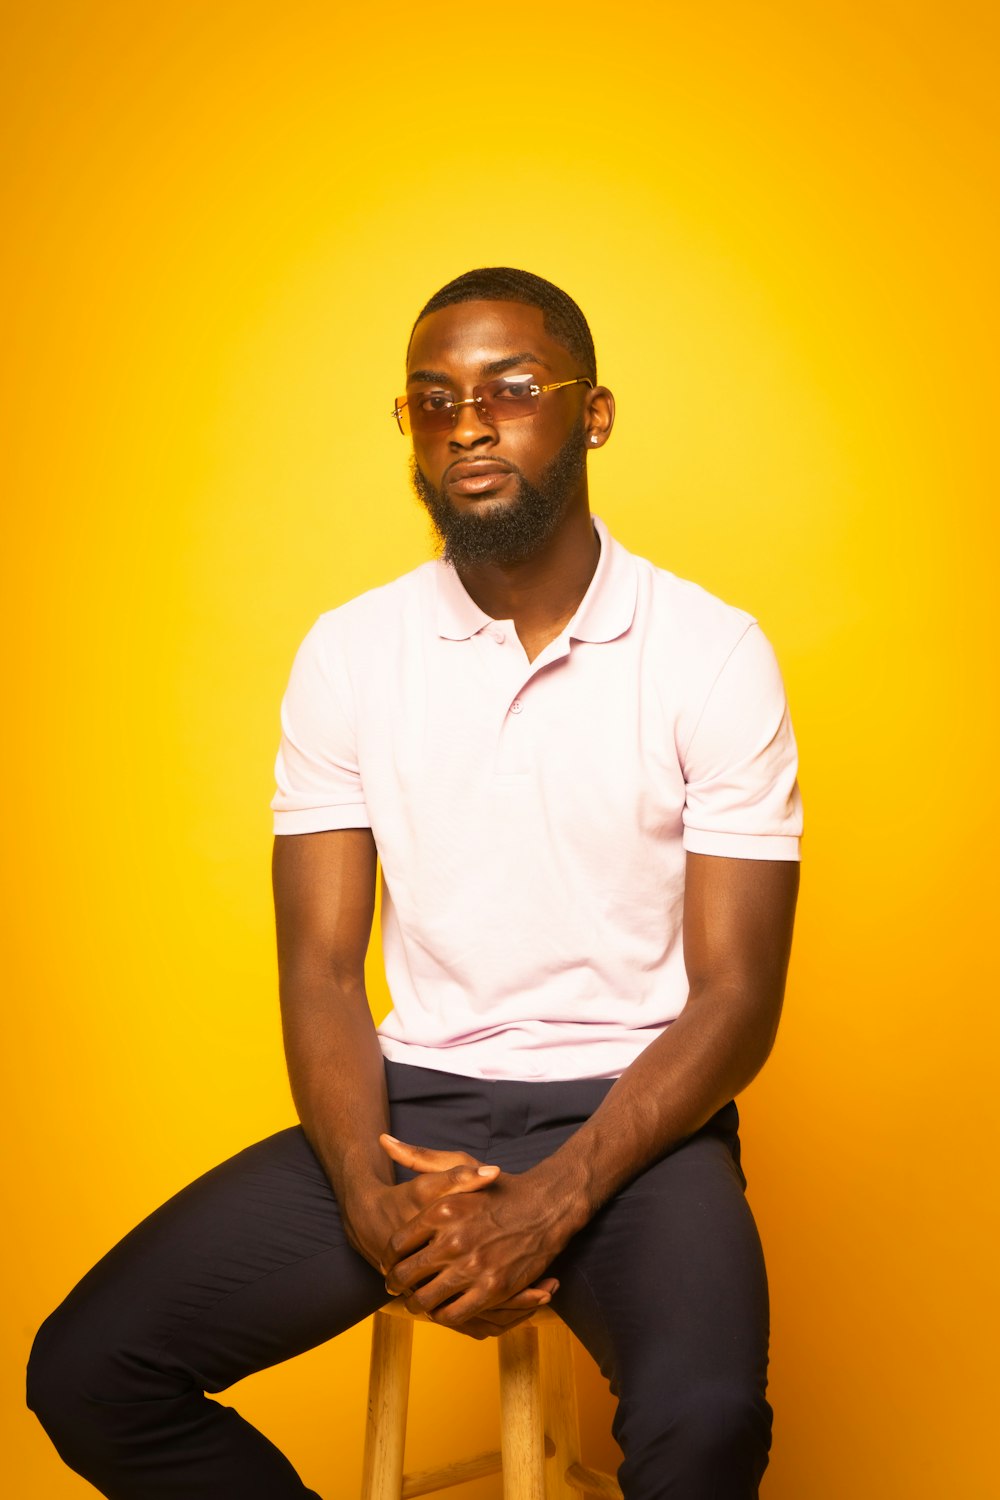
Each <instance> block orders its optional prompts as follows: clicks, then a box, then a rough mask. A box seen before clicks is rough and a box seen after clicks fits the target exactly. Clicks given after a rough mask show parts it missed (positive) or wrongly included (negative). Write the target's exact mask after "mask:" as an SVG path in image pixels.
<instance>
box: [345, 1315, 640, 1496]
mask: <svg viewBox="0 0 1000 1500" xmlns="http://www.w3.org/2000/svg"><path fill="white" fill-rule="evenodd" d="M432 1321H433V1320H432V1319H430V1318H426V1317H425V1316H424V1315H423V1314H417V1313H411V1312H409V1311H408V1310H407V1308H406V1307H405V1306H404V1305H403V1303H402V1302H399V1301H395V1302H389V1303H387V1304H386V1306H385V1307H383V1308H382V1309H381V1310H380V1311H379V1312H377V1313H376V1314H375V1317H374V1321H373V1327H372V1353H371V1374H370V1377H369V1381H368V1418H367V1425H366V1428H365V1457H364V1478H363V1481H362V1489H361V1494H362V1500H411V1497H415V1496H417V1495H428V1494H431V1493H433V1492H434V1491H436V1490H443V1489H448V1488H450V1487H451V1486H452V1485H456V1484H464V1483H465V1482H466V1481H467V1480H470V1479H482V1478H483V1477H484V1476H485V1475H487V1474H497V1473H502V1475H503V1495H504V1500H579V1496H580V1495H581V1494H589V1495H597V1496H600V1497H603V1500H621V1494H622V1492H621V1490H620V1489H619V1487H618V1485H617V1484H616V1483H615V1481H614V1480H613V1479H612V1478H611V1476H610V1475H609V1474H601V1473H599V1472H598V1471H597V1470H596V1469H588V1468H587V1467H586V1465H584V1464H581V1462H580V1425H579V1420H578V1417H577V1408H576V1377H575V1375H574V1371H573V1349H572V1344H571V1342H570V1333H569V1329H568V1328H567V1327H566V1325H565V1323H563V1321H562V1320H561V1318H559V1317H558V1316H557V1315H556V1313H554V1312H553V1311H552V1309H551V1308H549V1307H543V1308H540V1309H539V1311H538V1312H536V1313H534V1314H533V1315H532V1317H531V1318H529V1319H528V1320H526V1321H525V1322H524V1323H519V1324H518V1326H517V1327H516V1328H510V1329H508V1330H507V1332H506V1333H502V1334H500V1335H499V1337H498V1338H497V1340H496V1343H497V1353H498V1357H499V1360H500V1449H499V1452H492V1453H478V1454H474V1455H473V1456H472V1457H470V1458H457V1459H453V1460H452V1461H451V1462H450V1463H446V1464H442V1465H441V1466H439V1467H438V1468H434V1469H423V1470H420V1471H419V1472H416V1473H412V1474H406V1473H404V1472H403V1451H404V1448H405V1444H406V1412H407V1404H408V1400H409V1392H410V1356H411V1352H412V1348H413V1325H414V1323H417V1322H428V1323H429V1322H432Z"/></svg>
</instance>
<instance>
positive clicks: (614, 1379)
mask: <svg viewBox="0 0 1000 1500" xmlns="http://www.w3.org/2000/svg"><path fill="white" fill-rule="evenodd" d="M736 1119H737V1116H736V1107H735V1105H728V1106H726V1109H725V1110H723V1111H720V1113H719V1115H718V1116H716V1117H715V1120H714V1121H713V1122H710V1125H709V1126H708V1127H706V1128H705V1130H703V1131H700V1132H698V1133H697V1134H696V1135H695V1136H693V1137H691V1138H690V1140H688V1141H687V1142H686V1143H685V1144H684V1145H683V1146H681V1147H679V1148H678V1149H677V1150H675V1151H673V1152H672V1153H671V1154H670V1155H669V1156H667V1157H665V1158H664V1159H663V1160H662V1161H660V1162H658V1163H656V1164H655V1165H654V1166H653V1167H651V1168H649V1170H648V1171H646V1172H644V1173H642V1175H641V1176H640V1177H639V1178H637V1179H636V1181H635V1182H633V1183H631V1184H630V1185H629V1186H628V1187H627V1188H625V1189H624V1190H623V1191H622V1192H621V1193H620V1194H619V1195H618V1196H617V1197H616V1198H614V1199H613V1200H612V1201H611V1203H609V1204H608V1205H607V1207H606V1208H605V1209H603V1210H602V1211H601V1213H600V1214H599V1215H598V1216H597V1218H596V1219H594V1220H593V1221H592V1223H591V1224H589V1225H588V1226H587V1228H586V1229H585V1230H584V1231H582V1233H581V1234H579V1235H578V1236H577V1237H576V1238H575V1239H574V1240H573V1241H572V1243H571V1244H570V1246H569V1247H568V1249H567V1250H566V1251H565V1252H564V1253H563V1255H562V1256H560V1257H559V1259H558V1260H557V1262H556V1263H555V1265H554V1266H553V1267H552V1270H553V1273H554V1274H556V1275H558V1276H559V1277H560V1282H561V1285H560V1290H559V1292H558V1294H557V1296H556V1298H555V1299H554V1303H553V1305H554V1307H555V1308H556V1310H557V1311H558V1312H559V1313H560V1315H561V1316H562V1317H563V1318H564V1320H565V1321H566V1322H567V1323H568V1324H569V1326H570V1327H571V1328H572V1329H573V1331H574V1333H576V1335H577V1337H578V1338H579V1339H580V1340H581V1342H582V1343H583V1344H584V1345H585V1346H586V1347H587V1348H588V1349H589V1350H590V1352H591V1354H592V1355H593V1356H594V1358H595V1359H596V1361H597V1363H598V1364H599V1365H600V1367H601V1369H602V1371H603V1373H604V1375H605V1376H606V1378H607V1379H608V1381H609V1383H610V1385H611V1388H612V1390H613V1391H614V1393H615V1394H616V1395H617V1396H618V1397H619V1408H618V1414H617V1417H616V1421H615V1435H616V1437H617V1438H618V1441H619V1442H620V1444H621V1446H622V1448H623V1450H624V1451H625V1454H626V1460H628V1457H629V1451H630V1446H631V1447H633V1448H634V1447H636V1446H640V1447H641V1446H643V1445H645V1444H646V1443H648V1442H649V1441H651V1440H652V1438H653V1436H654V1435H655V1434H656V1433H657V1432H659V1433H661V1434H662V1432H663V1431H664V1429H665V1428H669V1427H670V1426H672V1425H673V1426H678V1425H683V1424H684V1423H685V1422H693V1423H694V1424H697V1422H698V1421H699V1420H700V1417H699V1412H701V1413H712V1414H715V1417H716V1418H718V1417H719V1415H720V1414H726V1413H731V1412H736V1413H742V1414H743V1417H741V1420H743V1419H744V1417H745V1425H747V1426H748V1428H749V1431H750V1435H751V1436H750V1439H749V1440H750V1441H751V1442H753V1443H755V1444H756V1448H757V1452H758V1457H757V1459H756V1460H755V1462H758V1463H759V1465H760V1467H761V1469H762V1467H763V1464H764V1463H766V1452H767V1446H768V1443H769V1435H770V1417H771V1413H770V1407H769V1406H768V1404H767V1401H766V1399H765V1395H764V1392H765V1390H766V1385H767V1350H768V1321H769V1317H768V1293H767V1276H766V1272H765V1267H764V1257H763V1252H762V1250H761V1245H760V1239H759V1236H758V1234H757V1229H756V1225H755V1224H754V1220H753V1216H752V1214H751V1212H750V1207H749V1205H748V1203H747V1201H746V1197H745V1195H744V1188H745V1180H744V1177H743V1174H742V1171H741V1170H740V1166H739V1147H738V1142H737V1137H736ZM727 1419H728V1418H727ZM749 1492H750V1491H747V1493H749ZM664 1493H671V1494H672V1493H674V1491H673V1490H665V1491H664ZM678 1493H684V1490H683V1489H680V1490H678ZM689 1493H692V1494H693V1493H695V1491H694V1490H689ZM699 1493H700V1492H699ZM713 1493H714V1492H713ZM719 1493H720V1494H721V1493H726V1494H729V1493H730V1491H729V1490H720V1491H719ZM732 1493H743V1491H737V1490H733V1491H732Z"/></svg>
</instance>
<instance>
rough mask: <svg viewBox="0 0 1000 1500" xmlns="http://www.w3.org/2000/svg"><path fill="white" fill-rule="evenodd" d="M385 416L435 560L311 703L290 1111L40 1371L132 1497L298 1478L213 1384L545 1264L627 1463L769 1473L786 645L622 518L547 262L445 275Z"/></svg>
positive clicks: (284, 939) (279, 850)
mask: <svg viewBox="0 0 1000 1500" xmlns="http://www.w3.org/2000/svg"><path fill="white" fill-rule="evenodd" d="M394 415H395V416H396V419H397V422H398V423H399V426H400V428H401V429H402V430H403V431H404V432H405V433H409V434H411V435H412V441H413V463H414V468H413V474H414V482H415V486H416V489H417V492H418V494H419V496H420V498H421V499H422V500H423V502H424V503H425V505H426V506H427V508H428V510H429V512H430V514H431V517H432V519H433V521H434V524H435V526H436V527H437V529H438V531H439V533H440V536H441V538H442V541H443V543H444V560H442V561H436V562H432V563H428V564H425V565H424V566H423V567H421V568H418V569H417V570H416V571H415V572H413V573H410V574H408V575H406V576H405V577H403V578H401V579H398V580H396V582H394V583H392V584H389V585H388V586H386V587H385V588H382V589H376V590H374V591H373V592H371V593H369V594H366V595H363V596H362V597H361V598H359V599H355V600H353V601H351V602H350V603H349V604H347V605H345V606H343V607H341V608H340V609H337V610H333V611H332V612H331V613H330V614H327V615H324V616H323V617H322V618H321V619H320V620H319V621H318V622H317V624H316V625H315V626H314V627H313V629H312V631H311V632H310V633H309V635H308V636H307V638H306V640H305V642H304V643H303V646H302V648H301V650H300V652H299V654H298V657H297V659H296V663H295V667H294V669H293V672H292V677H291V682H290V684H289V689H288V693H287V695H286V698H285V703H284V705H283V710H282V727H283V737H282V744H281V750H280V753H279V757H278V767H277V771H278V792H277V795H276V797H275V800H274V804H273V805H274V808H275V827H276V832H277V835H278V836H277V838H276V842H275V850H274V889H275V907H276V914H277V927H278V947H279V967H280V977H281V1000H282V1015H283V1024H284V1034H285V1042H286V1051H287V1057H288V1066H289V1074H290V1078H291V1084H292V1091H293V1094H294V1097H295V1102H296V1106H297V1108H298V1112H299V1116H300V1119H301V1122H302V1125H301V1128H299V1127H296V1128H294V1129H290V1130H287V1131H283V1132H281V1133H280V1134H279V1135H277V1136H275V1137H273V1138H271V1139H270V1140H269V1141H265V1142H262V1143H260V1144H259V1145H258V1146H255V1147H251V1148H250V1149H249V1150H247V1151H245V1152H243V1153H241V1154H240V1155H239V1156H237V1157H236V1158H234V1159H233V1161H231V1162H227V1163H225V1164H224V1165H223V1166H221V1167H219V1168H217V1169H216V1170H215V1171H214V1172H212V1173H209V1174H208V1175H207V1176H206V1177H205V1178H202V1179H201V1180H200V1181H198V1182H196V1183H194V1184H192V1185H191V1187H189V1188H187V1189H186V1190H185V1191H184V1192H182V1193H181V1194H179V1195H178V1197H177V1198H175V1199H174V1200H172V1201H171V1202H170V1203H168V1204H166V1205H165V1206H164V1207H163V1208H161V1209H160V1210H159V1211H158V1212H157V1213H155V1214H154V1215H153V1216H152V1217H151V1218H150V1219H149V1220H147V1221H146V1222H145V1223H144V1224H142V1225H140V1226H139V1227H138V1229H136V1230H135V1231H133V1233H132V1234H131V1235H130V1236H129V1237H128V1238H127V1239H126V1240H125V1241H123V1242H122V1244H121V1245H120V1246H118V1247H117V1249H115V1250H113V1251H112V1252H111V1254H110V1255H109V1256H108V1257H106V1259H105V1260H104V1261H102V1262H101V1264H100V1265H99V1266H97V1267H96V1268H95V1269H94V1270H93V1271H92V1272H91V1273H90V1274H89V1276H88V1277H86V1278H85V1279H84V1281H83V1282H82V1283H81V1284H80V1286H79V1287H78V1288H77V1289H76V1290H75V1291H74V1292H73V1293H72V1294H71V1295H70V1297H69V1298H68V1299H67V1301H66V1303H65V1304H64V1305H63V1307H62V1308H61V1309H60V1310H59V1311H58V1312H57V1313H55V1314H54V1315H53V1317H52V1318H50V1319H49V1321H48V1322H47V1323H46V1324H45V1326H44V1327H43V1329H42V1330H41V1332H40V1334H39V1338H38V1340H37V1342H36V1351H35V1354H34V1357H33V1363H32V1370H31V1400H32V1403H33V1405H34V1407H35V1410H36V1411H37V1412H38V1413H39V1415H40V1417H41V1419H42V1420H43V1422H44V1423H45V1424H46V1426H47V1428H48V1430H49V1432H50V1434H51V1435H52V1437H53V1439H54V1441H55V1442H56V1444H57V1446H58V1447H59V1449H60V1452H61V1453H62V1455H63V1457H64V1458H65V1459H66V1461H67V1462H68V1463H70V1464H71V1465H72V1466H73V1467H74V1468H76V1469H78V1470H79V1472H81V1473H83V1474H85V1475H86V1476H87V1478H89V1479H90V1481H91V1482H92V1483H93V1484H94V1485H96V1486H97V1488H98V1489H100V1490H103V1492H104V1493H105V1494H107V1495H113V1496H116V1497H133V1496H134V1497H136V1500H138V1497H142V1500H149V1497H154V1496H155V1497H160V1496H164V1497H165V1496H184V1497H185V1500H191V1497H202V1496H203V1497H206V1500H207V1497H209V1496H212V1497H218V1496H240V1497H244V1500H253V1497H258V1496H259V1497H264V1496H267V1497H268V1500H284V1497H288V1500H292V1497H301V1496H303V1495H306V1494H308V1493H310V1492H308V1491H306V1490H305V1488H304V1486H303V1485H302V1483H301V1481H300V1480H299V1479H298V1477H297V1476H296V1475H295V1473H294V1472H293V1470H292V1469H291V1466H290V1465H289V1464H288V1463H287V1461H286V1460H285V1459H284V1457H283V1456H282V1455H281V1454H279V1453H278V1452H277V1450H276V1449H275V1448H274V1447H273V1446H272V1445H271V1444H269V1443H268V1442H267V1440H266V1439H265V1438H264V1437H262V1435H261V1434H260V1433H258V1432H256V1431H255V1430H254V1429H253V1428H251V1427H250V1426H249V1425H248V1424H246V1423H244V1422H243V1421H242V1419H240V1418H239V1417H238V1416H237V1415H236V1413H235V1412H233V1411H231V1410H228V1409H226V1408H224V1407H221V1406H220V1405H218V1404H217V1403H214V1402H211V1401H208V1400H206V1399H205V1397H204V1395H203V1392H204V1391H206V1390H207V1391H213V1392H214V1391H219V1390H223V1389H225V1388H226V1387H227V1386H229V1385H231V1384H232V1383H233V1382H234V1381H236V1380H238V1379H240V1378H241V1377H242V1376H244V1375H246V1374H248V1373H250V1372H251V1371H252V1370H255V1369H259V1368H261V1367H263V1366H265V1365H268V1364H273V1363H275V1362H276V1361H277V1360H280V1359H284V1358H287V1357H288V1356H290V1355H292V1354H294V1353H296V1352H298V1351H300V1350H302V1349H305V1348H308V1347H310V1346H312V1345H314V1344H316V1343H318V1342H320V1341H322V1340H325V1339H328V1338H330V1337H331V1336H333V1335H334V1334H336V1333H337V1332H339V1331H340V1330H341V1329H343V1328H345V1327H347V1326H349V1325H350V1324H352V1323H355V1322H357V1321H358V1320H359V1319H361V1318H363V1317H365V1316H367V1315H368V1314H369V1313H371V1312H372V1311H373V1310H374V1309H375V1308H377V1307H378V1306H380V1305H381V1304H382V1303H384V1302H385V1300H386V1298H387V1296H389V1295H392V1296H402V1297H405V1298H407V1299H408V1302H409V1304H410V1305H411V1306H413V1307H415V1308H421V1309H424V1310H426V1311H428V1312H430V1313H431V1315H432V1316H433V1317H434V1319H435V1320H436V1321H438V1322H440V1323H443V1324H446V1325H448V1326H451V1327H453V1328H456V1329H459V1330H460V1331H463V1332H465V1333H469V1334H472V1335H473V1336H474V1337H485V1336H489V1335H491V1334H496V1333H498V1332H500V1331H502V1329H503V1328H505V1327H508V1326H510V1325H511V1324H513V1323H514V1322H516V1321H518V1320H519V1319H521V1318H523V1317H526V1316H528V1315H530V1312H531V1311H532V1309H533V1308H535V1307H537V1306H539V1305H542V1304H544V1303H546V1302H549V1301H551V1302H552V1305H553V1306H554V1307H555V1308H556V1309H557V1310H558V1312H559V1313H560V1314H561V1315H562V1316H563V1318H564V1319H565V1320H566V1322H567V1323H568V1324H569V1325H570V1327H571V1328H573V1329H574V1331H575V1332H576V1333H577V1334H578V1335H579V1337H580V1338H581V1339H582V1340H583V1342H584V1343H585V1344H586V1345H587V1347H588V1348H589V1349H590V1350H591V1352H592V1353H593V1354H594V1356H595V1358H596V1359H597V1360H598V1362H599V1363H600V1365H601V1368H602V1370H603V1371H604V1373H605V1374H606V1376H607V1377H608V1379H609V1381H610V1382H611V1384H612V1389H613V1390H614V1391H615V1393H616V1395H617V1396H618V1400H619V1406H618V1412H617V1417H616V1421H615V1433H616V1436H617V1437H618V1440H619V1442H620V1443H621V1445H622V1448H623V1450H624V1454H625V1461H624V1464H623V1466H622V1469H621V1471H620V1478H621V1483H622V1486H623V1489H624V1492H625V1495H626V1496H627V1497H628V1500H638V1497H652V1496H677V1497H683V1500H700V1497H706V1500H707V1497H709V1496H712V1497H715V1500H720V1497H727V1500H729V1497H731V1500H736V1497H747V1496H752V1495H756V1493H757V1486H758V1483H759V1479H760V1476H761V1474H762V1472H763V1470H764V1468H765V1465H766V1463H767V1453H768V1448H769V1442H770V1408H769V1406H768V1403H767V1400H766V1397H765V1394H764V1392H765V1385H766V1366H767V1287H766V1280H765V1274H764V1266H763V1259H762V1256H761V1251H760V1246H759V1241H758V1239H757V1235H756V1230H755V1228H754V1225H753V1220H752V1218H751V1216H750V1212H749V1209H748V1207H747V1204H746V1200H745V1198H744V1196H743V1188H744V1186H745V1183H744V1179H743V1176H742V1173H741V1170H740V1165H739V1145H738V1138H737V1124H738V1121H737V1114H736V1106H735V1104H734V1103H733V1102H732V1101H733V1096H734V1095H735V1094H736V1093H737V1092H738V1091H739V1090H740V1089H742V1088H743V1087H745V1086H746V1084H748V1083H749V1082H750V1080H751V1079H752V1078H753V1077H754V1075H755V1074H756V1073H757V1071H758V1070H759V1069H760V1067H761V1066H762V1064H763V1063H764V1061H765V1059H766V1057H767V1055H768V1052H769V1051H770V1048H771V1045H772V1043H773V1040H774V1035H775V1030H776V1027H777V1023H778V1015H779V1011H780V1007H781V999H782V993H783V987H784V979H785V971H786V966H787V960H788V952H789V946H790V941H791V930H792V919H793V911H794V905H795V897H796V888H797V868H798V867H797V864H796V860H797V855H798V834H799V822H800V819H799V804H798V795H797V791H796V784H795V746H794V740H793V737H792V733H791V728H790V724H789V720H788V714H787V710H786V706H785V699H784V693H783V690H782V686H781V680H780V677H779V674H778V671H777V668H776V666H775V662H774V658H773V654H772V653H771V651H770V648H769V647H768V645H767V643H766V641H765V640H764V638H763V636H762V635H761V632H760V631H759V629H758V628H757V626H756V625H755V623H754V622H753V621H752V619H751V618H750V617H749V616H748V615H745V614H743V613H742V612H740V611H738V610H734V609H731V608H729V607H728V606H726V605H724V604H722V603H720V602H719V601H718V600H715V599H713V598H711V596H709V595H707V594H705V593H704V592H703V591H702V590H700V589H698V588H696V587H695V586H694V585H692V584H687V583H683V582H681V581H680V580H678V579H676V578H673V577H672V576H671V575H669V574H666V573H663V572H661V571H659V570H658V569H656V568H654V567H653V566H652V565H651V564H649V563H647V562H644V561H643V560H641V559H639V558H635V557H633V556H631V555H630V554H629V553H628V552H626V551H625V550H624V548H622V547H620V546H619V545H618V544H617V543H615V542H614V541H613V539H612V538H611V537H610V536H609V534H608V532H607V529H606V528H605V527H604V526H603V525H602V524H601V523H600V522H595V521H594V520H593V519H592V517H591V515H590V511H589V506H588V500H587V479H586V456H587V454H588V453H590V452H591V451H593V450H596V449H598V448H600V447H601V446H602V445H603V444H604V443H605V442H606V441H607V440H608V438H609V436H610V433H611V428H612V423H613V419H614V401H613V398H612V395H611V393H610V391H609V390H607V389H606V388H605V387H604V386H600V385H598V384H597V372H596V367H595V362H594V352H593V344H592V341H591V338H590V333H589V330H588V328H587V325H586V322H585V320H584V318H583V315H582V314H581V312H580V310H579V308H578V307H577V306H576V304H575V303H574V302H572V300H571V299H570V298H568V297H567V296H566V295H565V293H563V292H561V291H559V290H558V289H557V288H556V287H554V286H552V285H551V283H549V282H546V281H543V280H542V279H541V278H539V277H536V276H533V275H530V274H529V273H527V272H520V271H511V270H507V269H486V270H479V271H474V272H470V273H469V274H468V275H466V276H462V277H459V278H458V279H457V280H456V281H454V282H452V283H449V285H448V286H446V287H445V288H443V289H442V291H440V292H439V293H438V294H437V295H436V296H435V297H433V298H432V299H431V301H430V302H429V303H428V304H427V305H426V307H425V308H424V309H423V311H422V312H421V314H420V316H419V317H418V319H417V322H416V324H415V326H414V329H413V333H412V337H411V341H410V346H409V350H408V355H407V385H406V392H405V395H404V396H402V397H400V398H399V399H398V401H397V403H396V407H395V412H394ZM376 858H378V860H379V861H380V863H381V868H382V875H383V891H382V939H383V950H384V956H385V964H386V973H387V978H388V981H389V987H390V991H391V994H392V998H393V1007H394V1008H393V1011H392V1013H391V1015H390V1016H389V1017H388V1019H387V1020H386V1021H385V1022H384V1023H383V1024H382V1026H381V1027H380V1028H379V1030H378V1032H376V1029H375V1027H374V1026H373V1023H372V1021H371V1017H370V1014H369V1010H368V1005H367V1000H366V997H365V989H364V972H363V970H364V956H365V950H366V947H367V943H368V937H369V931H370V927H371V922H372V915H373V910H374V899H375V884H376ZM390 1128H391V1134H390V1133H389V1132H390Z"/></svg>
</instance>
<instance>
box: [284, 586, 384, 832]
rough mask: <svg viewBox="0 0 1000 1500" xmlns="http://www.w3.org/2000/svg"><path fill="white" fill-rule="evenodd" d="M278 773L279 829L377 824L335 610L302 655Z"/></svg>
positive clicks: (291, 688)
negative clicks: (363, 774)
mask: <svg viewBox="0 0 1000 1500" xmlns="http://www.w3.org/2000/svg"><path fill="white" fill-rule="evenodd" d="M274 774H275V779H276V781H277V784H278V789H277V791H276V792H275V794H274V797H273V798H272V800H271V808H272V810H273V812H274V831H275V833H276V834H277V833H282V834H283V833H322V832H325V831H326V830H328V829H332V828H370V827H371V820H370V818H369V816H368V809H367V807H366V806H365V796H364V790H363V788H362V785H361V770H360V767H359V765H358V759H357V749H356V736H355V726H354V716H353V694H352V692H351V682H350V677H349V675H348V672H347V664H346V661H345V659H344V653H343V647H342V645H341V643H340V640H339V632H338V631H337V630H336V628H335V626H334V624H333V616H332V615H325V616H322V617H321V618H320V619H319V620H317V622H316V624H315V625H314V626H313V628H312V630H310V632H309V634H308V635H307V636H306V638H305V640H304V641H303V642H302V645H301V646H300V647H299V649H298V652H297V654H296V657H295V661H294V663H293V665H292V672H291V677H290V678H289V682H288V688H287V690H286V692H285V697H284V700H283V702H282V705H281V744H280V746H279V749H278V758H277V760H276V762H275V767H274Z"/></svg>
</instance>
